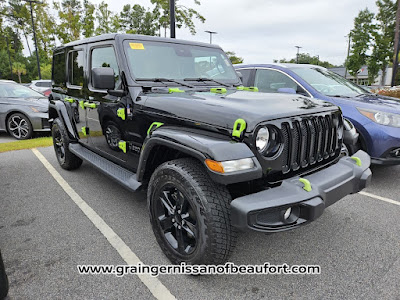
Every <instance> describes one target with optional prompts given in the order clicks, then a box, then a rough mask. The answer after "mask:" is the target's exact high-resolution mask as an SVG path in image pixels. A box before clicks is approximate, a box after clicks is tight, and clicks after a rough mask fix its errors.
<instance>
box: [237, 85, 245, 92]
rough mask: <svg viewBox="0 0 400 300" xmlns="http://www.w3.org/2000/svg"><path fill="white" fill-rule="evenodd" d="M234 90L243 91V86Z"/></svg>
mask: <svg viewBox="0 0 400 300" xmlns="http://www.w3.org/2000/svg"><path fill="white" fill-rule="evenodd" d="M236 89H237V90H238V91H244V86H243V85H241V86H237V87H236Z"/></svg>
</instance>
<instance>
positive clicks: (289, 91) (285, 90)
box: [278, 88, 296, 94]
mask: <svg viewBox="0 0 400 300" xmlns="http://www.w3.org/2000/svg"><path fill="white" fill-rule="evenodd" d="M278 93H285V94H296V90H295V89H293V88H279V89H278Z"/></svg>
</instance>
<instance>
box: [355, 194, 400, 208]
mask: <svg viewBox="0 0 400 300" xmlns="http://www.w3.org/2000/svg"><path fill="white" fill-rule="evenodd" d="M358 193H359V194H361V195H364V196H368V197H371V198H374V199H378V200H381V201H385V202H388V203H391V204H394V205H398V206H400V202H399V201H395V200H392V199H389V198H385V197H381V196H378V195H374V194H370V193H367V192H363V191H361V192H358Z"/></svg>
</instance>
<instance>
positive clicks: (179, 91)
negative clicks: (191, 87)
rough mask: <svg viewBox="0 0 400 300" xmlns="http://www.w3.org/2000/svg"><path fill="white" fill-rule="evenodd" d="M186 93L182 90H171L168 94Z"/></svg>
mask: <svg viewBox="0 0 400 300" xmlns="http://www.w3.org/2000/svg"><path fill="white" fill-rule="evenodd" d="M184 92H185V91H183V90H181V89H180V88H169V89H168V93H170V94H171V93H184Z"/></svg>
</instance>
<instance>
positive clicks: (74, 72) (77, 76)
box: [68, 50, 84, 86]
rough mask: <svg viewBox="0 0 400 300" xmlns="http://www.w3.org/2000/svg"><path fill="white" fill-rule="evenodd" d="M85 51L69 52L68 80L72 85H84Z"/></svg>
mask: <svg viewBox="0 0 400 300" xmlns="http://www.w3.org/2000/svg"><path fill="white" fill-rule="evenodd" d="M83 64H84V59H83V51H81V50H79V51H72V52H70V53H69V54H68V82H69V84H71V85H75V86H83Z"/></svg>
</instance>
